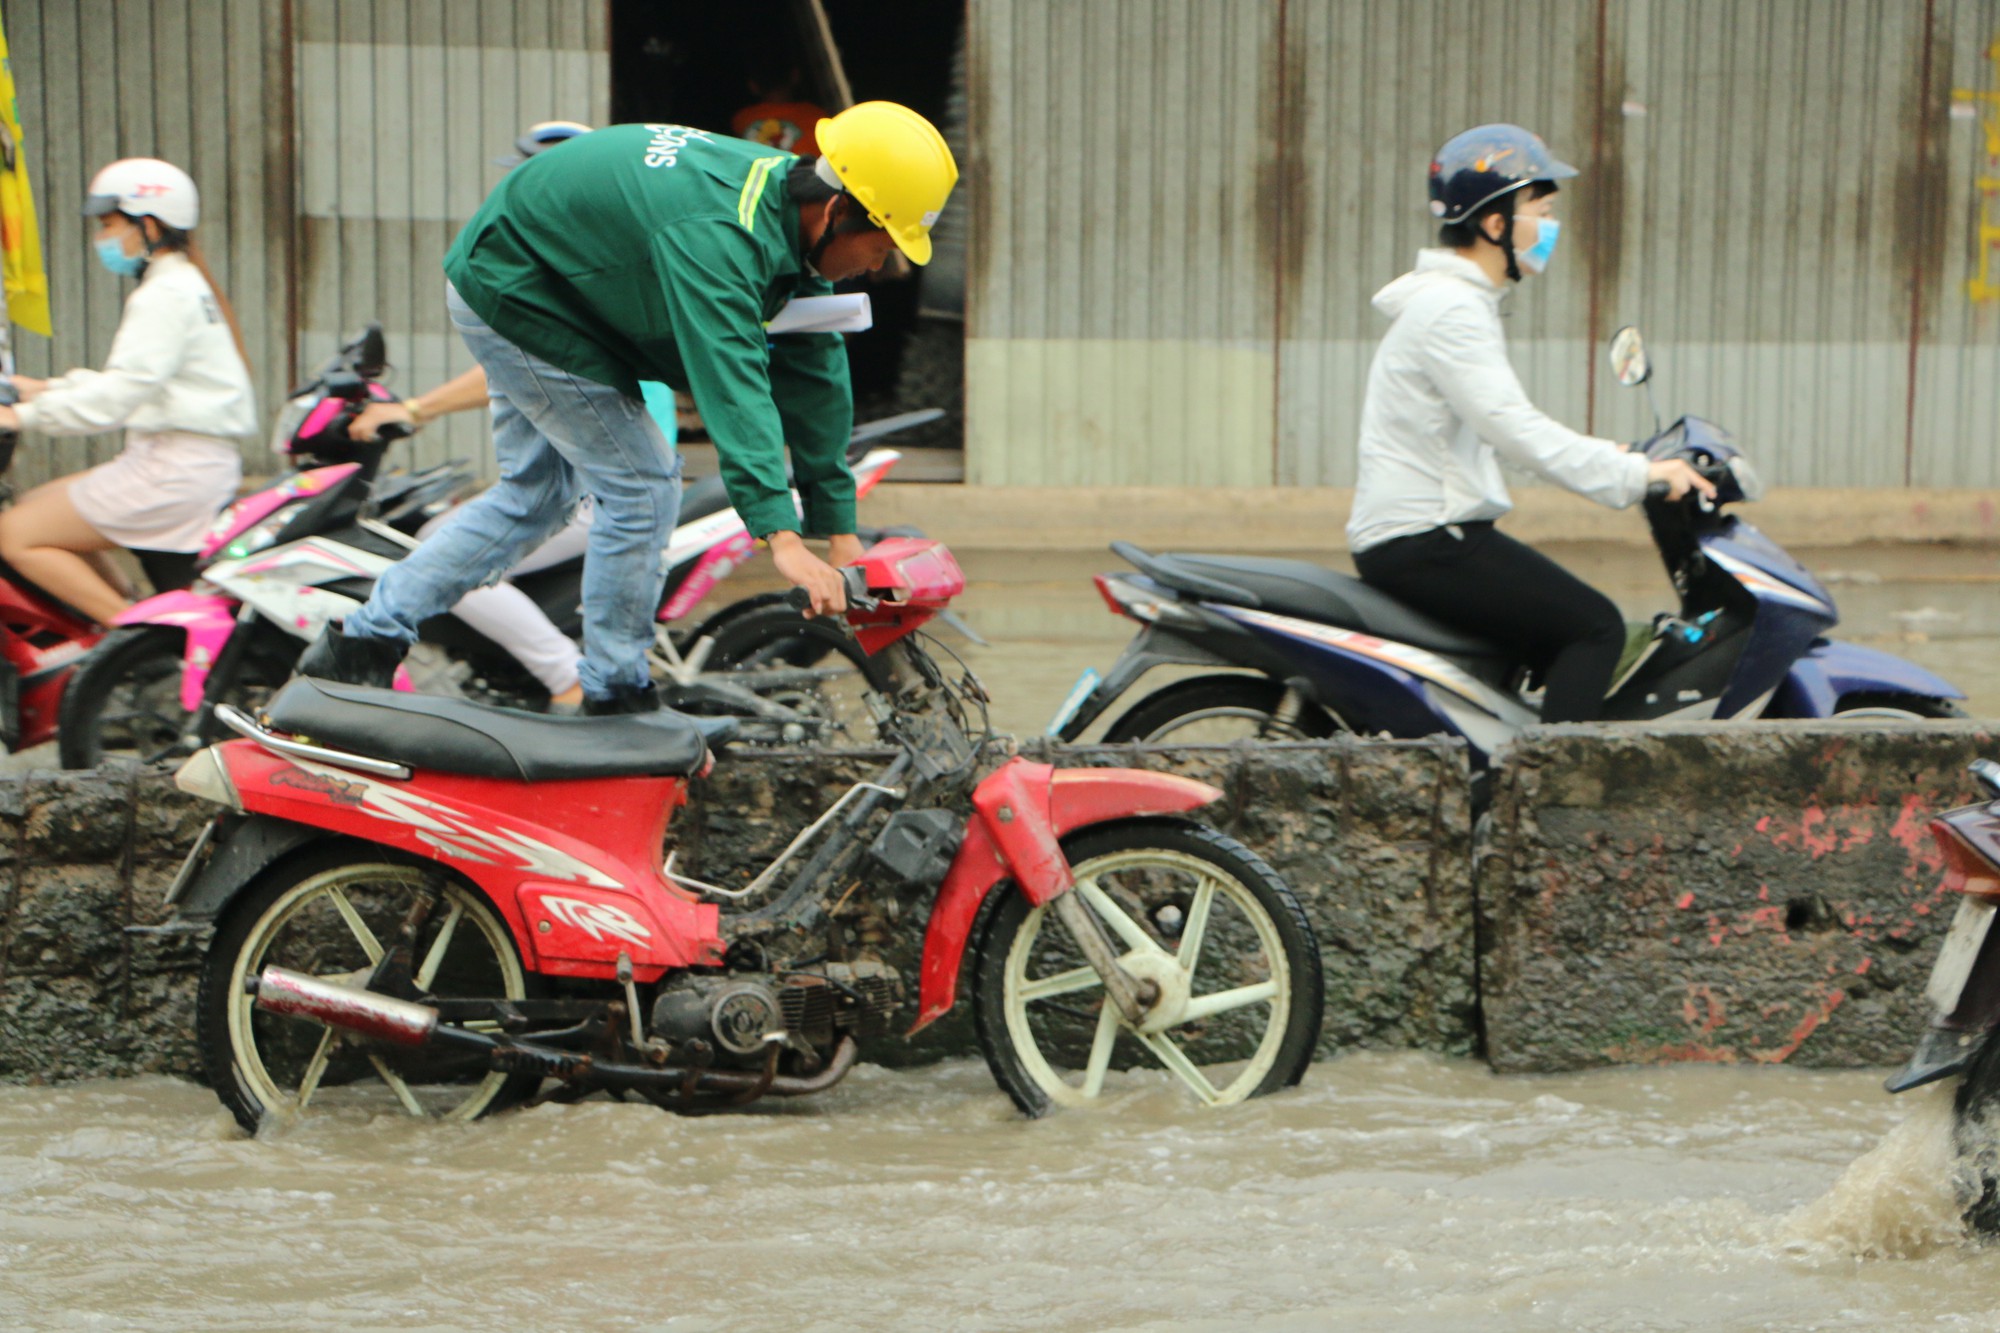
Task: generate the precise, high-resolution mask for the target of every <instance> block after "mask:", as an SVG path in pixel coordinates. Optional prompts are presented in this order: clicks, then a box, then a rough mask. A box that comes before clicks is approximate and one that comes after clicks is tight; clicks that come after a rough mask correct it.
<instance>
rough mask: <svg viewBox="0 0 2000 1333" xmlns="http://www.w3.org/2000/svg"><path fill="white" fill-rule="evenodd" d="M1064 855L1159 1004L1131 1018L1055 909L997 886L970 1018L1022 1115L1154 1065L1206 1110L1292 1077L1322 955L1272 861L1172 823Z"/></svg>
mask: <svg viewBox="0 0 2000 1333" xmlns="http://www.w3.org/2000/svg"><path fill="white" fill-rule="evenodd" d="M1065 850H1066V851H1067V852H1069V854H1070V857H1071V863H1072V865H1073V867H1074V869H1075V872H1076V881H1077V884H1076V889H1075V890H1074V891H1075V892H1076V893H1077V894H1078V895H1080V898H1081V901H1082V902H1083V904H1084V906H1085V907H1086V908H1087V910H1088V911H1089V912H1090V913H1091V914H1092V915H1094V916H1095V917H1096V918H1097V919H1098V920H1099V921H1100V922H1102V923H1103V924H1104V926H1105V928H1106V929H1107V931H1108V933H1109V935H1110V937H1111V939H1112V940H1113V942H1114V944H1115V946H1116V947H1118V948H1121V949H1122V950H1124V953H1123V956H1122V957H1121V959H1120V965H1121V966H1122V967H1123V968H1124V969H1125V970H1126V971H1127V972H1129V973H1131V974H1132V976H1133V977H1134V978H1135V979H1136V980H1138V981H1139V982H1141V983H1148V982H1150V983H1151V984H1152V987H1153V988H1154V989H1155V990H1156V991H1157V993H1158V996H1159V998H1158V1000H1157V1001H1156V1002H1155V1003H1154V1004H1153V1005H1152V1006H1151V1007H1150V1008H1149V1009H1148V1011H1147V1012H1146V1014H1145V1015H1143V1016H1142V1018H1141V1019H1140V1021H1139V1022H1138V1023H1136V1024H1134V1023H1130V1022H1127V1021H1126V1020H1125V1018H1124V1017H1123V1016H1122V1015H1121V1014H1120V1013H1119V1011H1118V1008H1117V1006H1116V1005H1115V1004H1112V1003H1111V1002H1110V1001H1109V999H1108V998H1107V996H1106V994H1105V990H1104V985H1103V981H1102V979H1101V978H1100V977H1099V976H1098V975H1097V973H1096V972H1095V971H1093V970H1092V969H1091V967H1090V966H1089V965H1088V964H1087V963H1086V962H1084V960H1083V955H1082V953H1081V951H1080V950H1079V949H1078V948H1077V945H1076V943H1075V941H1074V940H1073V939H1072V938H1071V937H1070V935H1069V932H1068V930H1067V928H1066V927H1065V926H1064V925H1063V924H1062V923H1061V922H1060V921H1059V920H1058V918H1057V916H1056V914H1055V913H1054V912H1053V911H1052V910H1050V909H1049V908H1046V907H1031V906H1029V904H1028V903H1027V901H1026V899H1025V898H1022V897H1021V895H1020V894H1019V893H1018V892H1015V891H1013V890H1011V889H1009V890H1005V892H1006V894H1007V896H1006V897H1005V898H1004V899H1002V900H1000V901H999V902H997V903H996V904H994V905H993V907H992V908H991V909H990V911H989V915H988V921H987V925H986V930H985V933H984V936H983V938H982V939H981V942H980V952H979V959H978V991H977V999H978V1019H979V1030H980V1039H981V1044H982V1046H983V1047H984V1048H985V1052H986V1057H987V1063H988V1064H989V1065H990V1066H991V1067H992V1069H993V1073H994V1077H995V1078H996V1079H998V1080H999V1082H1000V1084H1001V1086H1002V1087H1004V1088H1005V1089H1006V1090H1007V1091H1008V1093H1009V1095H1011V1096H1012V1097H1013V1098H1014V1100H1015V1102H1016V1103H1017V1104H1018V1105H1019V1106H1020V1107H1021V1108H1022V1109H1023V1110H1024V1111H1027V1112H1028V1113H1029V1114H1031V1115H1040V1114H1043V1113H1045V1112H1047V1111H1049V1110H1051V1109H1053V1108H1055V1107H1088V1106H1092V1105H1094V1104H1096V1103H1098V1102H1099V1100H1100V1099H1101V1098H1102V1097H1103V1094H1104V1090H1105V1087H1106V1078H1107V1075H1108V1074H1109V1073H1110V1072H1111V1071H1112V1070H1114V1069H1132V1068H1141V1067H1147V1066H1152V1067H1157V1068H1160V1069H1163V1070H1165V1071H1166V1072H1167V1074H1168V1075H1169V1076H1170V1077H1171V1079H1172V1080H1173V1081H1174V1082H1175V1083H1177V1084H1179V1085H1180V1086H1181V1087H1182V1088H1183V1089H1184V1090H1185V1091H1186V1092H1187V1093H1188V1094H1189V1095H1190V1096H1192V1097H1193V1099H1194V1100H1195V1101H1196V1102H1198V1103H1200V1104H1202V1105H1204V1106H1226V1105H1229V1104H1231V1103H1234V1102H1240V1101H1243V1100H1244V1099H1245V1098H1248V1097H1254V1096H1257V1095H1258V1094H1260V1093H1265V1092H1270V1091H1274V1090H1275V1089H1277V1088H1281V1087H1285V1086H1287V1085H1289V1084H1293V1083H1296V1082H1298V1080H1299V1078H1300V1077H1301V1076H1302V1075H1303V1073H1304V1071H1305V1067H1306V1065H1307V1064H1308V1063H1309V1062H1310V1060H1311V1058H1312V1052H1313V1045H1314V1043H1315V1042H1316V1041H1317V1039H1318V1035H1319V1020H1320V1009H1321V1004H1322V997H1321V978H1320V965H1319V953H1318V950H1317V947H1316V946H1315V945H1314V943H1313V939H1312V932H1311V930H1310V928H1309V927H1308V926H1307V924H1306V921H1305V917H1304V914H1303V913H1302V912H1301V911H1300V909H1299V906H1298V903H1297V900H1296V899H1294V898H1293V896H1292V894H1291V892H1290V890H1289V889H1287V888H1286V887H1285V885H1284V883H1283V881H1282V880H1280V879H1279V878H1278V876H1277V873H1276V872H1275V871H1273V870H1272V869H1271V868H1270V867H1269V866H1268V865H1266V864H1264V862H1263V861H1261V860H1260V859H1258V858H1257V857H1256V856H1255V855H1254V854H1253V853H1251V852H1250V851H1249V850H1248V849H1247V848H1245V847H1243V846H1242V845H1241V844H1239V843H1237V842H1235V841H1234V840H1232V839H1230V838H1226V837H1224V836H1223V835H1221V834H1219V833H1216V832H1214V831H1213V830H1211V829H1207V828H1204V827H1202V826H1200V825H1196V824H1190V823H1183V822H1179V821H1173V822H1169V821H1145V822H1139V823H1133V824H1124V825H1114V826H1110V827H1108V828H1105V829H1101V830H1091V831H1087V832H1086V833H1084V834H1082V835H1079V836H1078V837H1076V838H1073V839H1071V840H1070V841H1069V842H1067V843H1066V844H1065Z"/></svg>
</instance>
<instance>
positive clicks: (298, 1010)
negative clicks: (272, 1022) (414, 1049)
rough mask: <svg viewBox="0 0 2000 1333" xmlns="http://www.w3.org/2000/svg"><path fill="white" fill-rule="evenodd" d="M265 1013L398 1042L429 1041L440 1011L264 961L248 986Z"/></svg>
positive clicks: (425, 1043) (420, 1044)
mask: <svg viewBox="0 0 2000 1333" xmlns="http://www.w3.org/2000/svg"><path fill="white" fill-rule="evenodd" d="M247 989H249V991H250V992H251V994H253V995H254V996H256V997H257V1007H258V1008H259V1009H262V1010H263V1011H264V1012H265V1013H267V1014H286V1015H289V1016H291V1017H293V1018H309V1019H311V1020H312V1021H313V1022H315V1023H322V1024H325V1025H326V1026H327V1027H337V1028H346V1029H348V1030H349V1031H351V1032H359V1033H361V1034H363V1035H365V1036H369V1037H374V1038H377V1039H379V1040H381V1041H386V1042H392V1043H394V1044H396V1045H398V1046H423V1045H427V1044H428V1043H429V1042H430V1040H431V1037H432V1034H434V1033H435V1032H436V1031H437V1025H438V1012H437V1010H435V1009H432V1008H430V1007H429V1006H428V1005H421V1004H413V1003H411V1002H410V1001H408V1000H399V999H397V998H396V997H395V996H393V995H378V994H376V993H375V992H374V991H365V990H360V989H358V988H356V987H354V986H343V985H341V984H340V983H339V982H337V981H326V980H322V979H321V978H319V977H309V976H307V975H306V974H305V973H303V972H293V971H291V970H290V969H289V968H283V967H267V968H265V969H264V970H263V971H262V972H260V973H258V975H257V979H256V980H255V981H253V982H251V983H250V984H249V986H248V988H247Z"/></svg>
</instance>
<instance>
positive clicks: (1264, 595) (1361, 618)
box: [1119, 543, 1509, 658]
mask: <svg viewBox="0 0 2000 1333" xmlns="http://www.w3.org/2000/svg"><path fill="white" fill-rule="evenodd" d="M1123 545H1124V543H1120V546H1123ZM1119 554H1120V555H1122V556H1124V557H1125V558H1126V559H1127V560H1132V558H1133V549H1132V548H1128V549H1125V550H1120V551H1119ZM1139 554H1141V555H1144V556H1145V557H1146V563H1143V564H1142V563H1140V562H1139V561H1137V560H1133V563H1134V564H1136V565H1138V566H1139V568H1140V569H1141V570H1142V571H1143V572H1145V573H1146V574H1148V575H1150V576H1151V577H1152V578H1153V579H1155V580H1156V581H1158V582H1160V583H1164V584H1166V585H1167V586H1168V587H1170V588H1175V589H1177V590H1179V591H1182V592H1188V593H1191V594H1193V595H1194V596H1196V597H1199V598H1201V599H1202V600H1204V601H1217V602H1230V601H1232V600H1234V599H1232V598H1231V597H1229V596H1228V595H1227V592H1228V590H1230V589H1236V590H1240V591H1242V592H1247V593H1249V594H1250V596H1251V598H1252V599H1253V600H1252V601H1250V602H1249V603H1247V605H1252V606H1256V607H1259V608H1261V609H1263V610H1265V611H1270V612H1273V613H1274V614H1277V615H1281V616H1296V617H1298V618H1299V619H1301V620H1312V621H1317V622H1319V623H1320V624H1323V625H1335V626H1338V627H1339V628H1341V629H1352V630H1360V631H1361V632H1362V633H1364V634H1373V635H1374V636H1375V637H1376V638H1378V639H1392V640H1394V641H1395V642H1397V643H1407V644H1409V645H1410V646H1411V647H1413V648H1423V649H1426V650H1428V651H1430V652H1434V653H1443V654H1445V655H1446V656H1448V657H1478V658H1505V657H1507V656H1508V655H1509V654H1508V652H1507V650H1506V649H1505V648H1502V647H1501V646H1500V645H1499V644H1496V643H1494V642H1492V641H1491V640H1490V639H1482V638H1480V637H1478V636H1477V635H1473V634H1466V633H1463V632H1461V631H1459V630H1455V629H1453V628H1452V627H1451V626H1449V625H1446V624H1444V623H1443V622H1441V621H1437V620H1433V619H1431V618H1430V617H1429V616H1427V615H1424V614H1423V613H1422V612H1420V611H1413V610H1411V609H1410V608H1409V607H1407V606H1404V605H1403V604H1402V603H1401V602H1399V601H1397V600H1396V599H1395V598H1393V597H1391V596H1389V595H1388V594H1387V593H1385V592H1382V591H1380V590H1379V589H1375V588H1371V587H1369V586H1368V585H1367V584H1366V583H1363V582H1362V581H1361V580H1360V579H1357V578H1355V577H1354V576H1353V575H1351V574H1341V573H1338V572H1336V571H1334V570H1331V569H1324V568H1322V567H1320V566H1319V565H1314V564H1308V563H1307V562H1306V561H1304V560H1268V559H1265V558H1263V557H1260V556H1247V555H1241V556H1239V555H1188V554H1180V553H1176V554H1172V555H1150V554H1148V553H1146V552H1139Z"/></svg>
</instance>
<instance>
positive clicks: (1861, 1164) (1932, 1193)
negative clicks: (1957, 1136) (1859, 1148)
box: [1780, 1080, 1965, 1259]
mask: <svg viewBox="0 0 2000 1333" xmlns="http://www.w3.org/2000/svg"><path fill="white" fill-rule="evenodd" d="M1955 1087H1957V1082H1956V1081H1955V1080H1954V1081H1951V1082H1947V1083H1943V1084H1934V1085H1932V1086H1931V1087H1928V1088H1924V1089H1921V1090H1920V1091H1918V1092H1915V1093H1912V1094H1910V1100H1911V1101H1912V1102H1913V1103H1915V1104H1914V1105H1913V1106H1912V1108H1911V1110H1910V1114H1909V1115H1908V1116H1907V1117H1906V1118H1905V1119H1904V1120H1903V1121H1902V1123H1900V1124H1898V1125H1897V1126H1896V1127H1895V1128H1893V1129H1891V1130H1890V1131H1889V1132H1888V1133H1887V1134H1884V1135H1883V1136H1882V1141H1881V1142H1880V1143H1878V1144H1876V1145H1875V1146H1874V1147H1873V1148H1871V1149H1869V1150H1868V1151H1867V1152H1865V1153H1863V1154H1862V1155H1861V1156H1860V1157H1858V1158H1856V1159H1855V1160H1854V1162H1853V1163H1852V1164H1851V1165H1850V1166H1849V1167H1848V1168H1847V1170H1846V1171H1844V1172H1842V1173H1841V1176H1840V1179H1839V1180H1837V1181H1835V1182H1834V1183H1833V1188H1831V1189H1829V1190H1828V1191H1827V1192H1826V1193H1825V1194H1824V1195H1822V1196H1821V1197H1820V1198H1818V1199H1815V1200H1814V1201H1813V1202H1811V1203H1809V1204H1806V1205H1804V1206H1802V1207H1800V1208H1798V1209H1796V1210H1795V1211H1793V1212H1792V1214H1791V1215H1790V1216H1788V1217H1787V1218H1786V1219H1785V1220H1784V1223H1783V1226H1782V1227H1781V1229H1780V1235H1781V1237H1782V1238H1783V1240H1784V1241H1785V1243H1786V1247H1787V1248H1788V1249H1791V1250H1793V1251H1794V1252H1799V1253H1803V1254H1805V1255H1807V1256H1808V1257H1814V1258H1825V1259H1848V1258H1855V1259H1918V1258H1922V1257H1923V1256H1925V1255H1927V1254H1932V1253H1935V1252H1936V1251H1938V1250H1941V1249H1946V1248H1952V1247H1956V1246H1958V1245H1961V1244H1963V1243H1964V1241H1965V1226H1964V1223H1963V1222H1962V1221H1961V1220H1960V1217H1959V1210H1960V1207H1961V1204H1960V1201H1959V1197H1958V1189H1957V1185H1956V1184H1955V1181H1954V1174H1955V1172H1956V1170H1957V1154H1956V1152H1955V1150H1954V1148H1953V1141H1952V1107H1951V1103H1952V1097H1951V1094H1952V1090H1953V1089H1954V1088H1955Z"/></svg>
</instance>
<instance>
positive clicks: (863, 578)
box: [785, 565, 882, 611]
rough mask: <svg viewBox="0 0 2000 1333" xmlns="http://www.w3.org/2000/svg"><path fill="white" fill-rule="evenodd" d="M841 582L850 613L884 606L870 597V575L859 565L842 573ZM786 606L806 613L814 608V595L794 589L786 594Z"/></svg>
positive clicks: (876, 599) (848, 567) (801, 589)
mask: <svg viewBox="0 0 2000 1333" xmlns="http://www.w3.org/2000/svg"><path fill="white" fill-rule="evenodd" d="M840 578H841V582H842V583H843V584H844V585H845V591H846V593H847V609H848V610H850V611H873V610H874V609H875V608H876V607H878V606H880V605H882V600H881V598H879V597H871V596H869V595H868V575H867V573H866V572H865V571H863V570H862V569H861V567H860V566H858V565H848V566H847V567H846V568H844V569H842V570H841V571H840ZM785 605H787V606H789V607H791V608H792V610H794V611H804V610H806V609H807V608H809V607H811V606H812V594H811V593H810V592H807V591H806V590H805V589H804V588H794V589H792V590H791V591H790V592H788V593H786V594H785Z"/></svg>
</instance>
